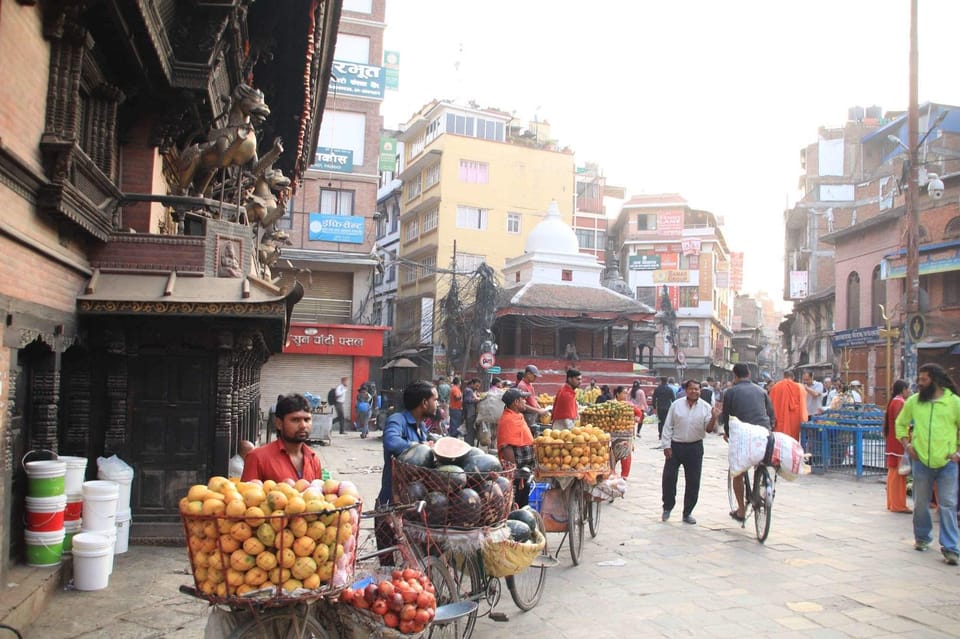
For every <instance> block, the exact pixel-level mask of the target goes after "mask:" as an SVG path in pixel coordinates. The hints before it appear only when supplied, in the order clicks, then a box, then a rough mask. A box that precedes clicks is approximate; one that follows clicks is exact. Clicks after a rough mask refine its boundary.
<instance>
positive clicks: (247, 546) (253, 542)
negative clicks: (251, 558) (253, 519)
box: [243, 537, 266, 555]
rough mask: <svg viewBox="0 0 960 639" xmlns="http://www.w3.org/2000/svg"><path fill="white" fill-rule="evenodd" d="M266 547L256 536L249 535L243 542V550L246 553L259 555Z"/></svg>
mask: <svg viewBox="0 0 960 639" xmlns="http://www.w3.org/2000/svg"><path fill="white" fill-rule="evenodd" d="M265 549H266V546H264V545H263V542H262V541H260V540H259V539H257V538H256V537H251V538H250V539H248V540H246V541H245V542H243V551H244V552H245V553H247V554H248V555H259V554H260V553H262V552H263V551H264V550H265Z"/></svg>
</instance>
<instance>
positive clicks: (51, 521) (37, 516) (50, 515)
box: [27, 495, 67, 532]
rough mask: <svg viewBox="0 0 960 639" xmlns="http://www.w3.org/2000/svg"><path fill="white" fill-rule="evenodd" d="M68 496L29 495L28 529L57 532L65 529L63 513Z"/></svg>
mask: <svg viewBox="0 0 960 639" xmlns="http://www.w3.org/2000/svg"><path fill="white" fill-rule="evenodd" d="M66 505H67V496H66V495H59V496H57V497H27V530H30V531H32V532H55V531H57V530H63V513H64V510H65V508H66Z"/></svg>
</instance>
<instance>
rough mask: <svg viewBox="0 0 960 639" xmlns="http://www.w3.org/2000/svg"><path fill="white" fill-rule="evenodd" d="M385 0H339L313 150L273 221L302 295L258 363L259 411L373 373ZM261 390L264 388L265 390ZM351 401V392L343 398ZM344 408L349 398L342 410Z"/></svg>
mask: <svg viewBox="0 0 960 639" xmlns="http://www.w3.org/2000/svg"><path fill="white" fill-rule="evenodd" d="M385 11H386V0H345V1H344V3H343V12H342V14H341V18H340V30H339V33H338V35H337V47H336V52H335V54H334V62H333V77H332V79H331V81H330V86H329V90H328V93H327V101H326V104H325V108H324V120H323V123H322V125H321V127H320V133H319V139H318V143H317V152H316V156H315V157H314V159H313V163H312V164H311V165H310V166H309V168H308V169H307V171H306V173H305V174H304V176H303V180H302V182H301V184H300V188H299V190H298V192H297V194H296V196H295V197H294V198H293V199H292V200H291V202H290V206H289V209H288V210H287V213H286V215H285V216H284V217H283V218H282V219H281V220H280V221H279V223H278V227H280V228H281V229H284V230H285V232H286V233H287V235H288V236H289V240H288V241H289V244H290V245H289V246H287V247H285V248H283V250H282V255H283V259H282V260H281V261H280V263H279V264H278V266H277V267H276V268H275V269H274V271H275V272H274V274H275V275H276V276H278V277H279V281H280V283H281V285H282V284H284V283H287V282H290V281H293V280H294V279H296V280H297V281H299V282H301V284H302V285H303V287H304V296H303V299H302V300H301V301H300V302H299V303H298V304H297V306H296V308H295V309H294V311H293V317H292V321H293V324H292V331H291V336H292V339H291V340H288V343H287V345H286V347H285V348H284V351H283V353H282V354H280V355H278V356H275V357H273V358H271V359H270V361H269V362H267V364H266V366H265V367H264V393H263V396H262V405H263V410H264V412H267V411H268V409H269V406H270V405H271V404H272V403H273V402H274V401H275V400H276V397H277V395H278V394H280V393H287V392H292V391H297V392H303V391H309V392H311V393H314V394H317V395H320V396H321V397H323V398H324V400H325V399H326V393H327V390H329V389H330V388H331V387H333V386H336V385H337V384H338V383H339V380H340V378H341V377H349V378H350V380H351V384H350V386H351V388H350V391H351V395H352V396H355V395H356V392H357V390H358V389H359V387H360V385H361V384H363V383H365V382H368V381H371V380H373V379H375V378H376V377H378V374H379V371H378V370H376V366H375V365H376V364H377V363H379V361H380V360H379V358H380V356H381V355H382V352H383V350H382V349H383V332H384V331H385V329H384V328H381V327H378V326H377V324H378V321H379V320H377V319H375V310H376V309H375V301H374V278H375V277H376V276H377V275H378V271H379V269H381V268H382V264H381V259H382V258H381V256H380V255H378V251H377V250H375V247H376V238H377V228H378V220H377V199H378V189H379V186H380V175H379V156H380V154H379V150H380V134H381V130H382V127H383V118H382V116H381V115H380V105H381V103H382V101H383V96H384V91H385V84H386V83H385V69H384V67H383V66H382V65H381V61H382V60H383V32H384V28H385V23H384V17H385ZM268 391H269V392H268ZM351 404H352V402H351ZM350 410H352V408H348V413H349V412H350Z"/></svg>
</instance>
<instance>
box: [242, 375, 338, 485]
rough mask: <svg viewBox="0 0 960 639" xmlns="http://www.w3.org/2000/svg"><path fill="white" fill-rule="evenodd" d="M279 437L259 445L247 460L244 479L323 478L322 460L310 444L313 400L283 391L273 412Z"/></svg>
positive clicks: (244, 465)
mask: <svg viewBox="0 0 960 639" xmlns="http://www.w3.org/2000/svg"><path fill="white" fill-rule="evenodd" d="M273 423H274V425H275V426H276V427H277V439H276V440H274V441H273V442H271V443H269V444H267V445H266V446H261V447H260V448H255V449H253V450H252V451H250V452H249V453H248V454H247V457H246V459H244V461H243V476H242V477H241V479H242V480H243V481H250V480H252V479H259V480H260V481H267V480H268V479H272V480H273V481H277V482H280V481H286V480H288V479H306V480H307V481H313V480H314V479H320V477H321V474H320V460H319V459H318V458H317V455H316V453H314V452H313V450H311V448H310V447H309V446H308V445H307V443H306V442H307V438H308V437H309V436H310V430H311V429H312V426H313V415H312V413H311V412H310V402H308V401H307V398H306V397H304V396H303V395H300V394H299V393H293V394H291V395H281V396H280V397H278V398H277V407H276V409H275V410H274V413H273Z"/></svg>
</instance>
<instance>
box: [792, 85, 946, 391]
mask: <svg viewBox="0 0 960 639" xmlns="http://www.w3.org/2000/svg"><path fill="white" fill-rule="evenodd" d="M853 115H858V114H853ZM868 115H869V114H868ZM873 115H876V114H873ZM864 127H867V128H864ZM906 127H907V125H906V115H905V114H903V113H893V114H889V113H888V114H886V115H885V117H884V118H882V120H875V119H874V120H871V119H869V118H868V119H865V120H864V121H863V123H862V124H861V123H860V122H856V121H854V122H851V123H848V126H847V127H845V128H844V130H843V135H842V136H839V134H838V137H835V138H832V139H828V140H823V139H822V140H821V141H820V142H819V143H818V146H822V145H824V144H826V146H827V148H826V149H818V151H817V162H818V166H816V167H814V168H811V167H810V162H809V157H810V155H811V153H810V152H809V151H808V153H807V154H806V155H807V157H808V162H807V166H806V169H807V174H808V179H809V180H810V183H811V184H812V185H814V186H816V187H817V188H813V187H811V191H810V193H808V198H807V200H806V201H801V202H800V203H799V204H798V205H797V206H796V207H794V208H793V209H792V210H790V211H787V255H788V261H789V260H790V259H791V255H794V256H796V258H795V259H796V261H795V262H794V263H793V264H790V265H788V267H787V268H788V271H789V270H794V272H793V273H792V277H793V283H794V287H793V289H794V290H793V293H794V295H795V296H796V297H797V298H798V299H800V300H801V301H800V302H799V303H795V304H794V311H793V314H792V316H791V317H789V318H788V319H787V320H786V321H785V323H784V328H785V331H784V333H785V338H786V341H787V344H788V349H790V350H791V351H792V352H791V359H790V362H791V365H794V366H796V365H799V366H805V367H811V368H814V370H815V373H819V374H824V373H829V372H831V371H835V372H836V373H837V374H838V375H839V376H840V378H841V379H842V380H849V379H852V378H857V379H860V380H861V381H863V382H864V384H866V386H867V388H866V397H865V399H867V400H868V401H875V402H880V403H883V402H884V401H885V400H886V397H887V393H888V386H889V384H888V379H896V378H897V377H898V376H900V375H902V374H903V373H902V371H903V370H904V368H903V364H902V357H903V350H902V349H903V347H902V344H903V336H904V331H905V330H906V327H907V324H908V322H907V317H906V307H905V302H904V300H905V288H904V287H905V284H899V283H898V282H897V280H899V279H904V280H905V277H904V274H905V271H906V266H905V258H904V255H905V251H904V249H903V248H901V247H903V246H904V244H905V239H904V238H905V221H904V219H905V210H906V209H905V204H904V198H905V194H904V189H905V187H906V179H905V175H906V173H905V169H904V160H905V151H904V149H905V145H904V144H903V142H902V141H903V140H904V139H906ZM920 131H921V140H920V146H919V148H918V157H919V158H920V161H921V167H920V180H919V186H920V193H919V196H918V205H919V206H920V228H919V230H918V231H919V243H920V249H919V252H920V302H921V304H920V305H921V309H920V313H919V314H918V316H919V317H921V319H920V320H919V324H920V327H921V329H922V330H920V331H919V332H918V333H917V334H916V335H914V336H913V341H914V342H915V343H916V344H917V347H918V349H919V353H918V360H919V362H920V363H923V362H924V361H938V362H940V363H942V364H944V365H945V366H946V367H947V368H956V366H957V356H956V355H954V354H953V353H952V351H953V347H954V345H955V344H956V343H958V342H960V340H958V339H957V338H958V335H960V330H958V326H960V322H958V318H957V317H956V313H955V310H954V308H955V307H956V306H958V305H960V293H958V291H960V285H957V282H958V281H960V278H956V277H955V276H952V275H950V273H953V272H955V271H956V270H957V269H958V266H957V263H956V259H955V255H954V254H955V252H956V248H955V247H956V244H957V239H956V238H957V237H958V236H960V218H958V217H957V210H958V209H957V203H956V198H955V197H951V195H952V194H953V193H954V188H955V182H956V175H957V173H956V172H955V171H954V169H952V168H951V166H952V162H955V161H956V158H957V157H958V155H960V109H958V108H957V107H952V106H945V105H939V104H926V105H923V106H922V107H921V108H920ZM831 141H833V144H832V146H831V145H830V144H827V143H828V142H831ZM841 142H842V143H841ZM808 148H809V147H808ZM831 167H832V168H831ZM931 174H937V175H939V176H940V177H941V178H942V179H943V182H944V183H945V185H946V191H945V193H946V195H942V194H941V196H940V198H930V197H927V194H928V191H927V185H928V184H929V182H930V180H931V179H932V176H931ZM827 180H829V182H827ZM818 203H819V204H818ZM804 242H805V244H804ZM804 246H807V247H809V248H807V249H804V248H803V247H804ZM814 247H820V248H817V249H816V250H815V249H814ZM816 255H820V256H821V257H820V263H819V264H818V265H817V267H816V268H813V264H814V262H813V261H811V260H812V258H813V257H814V256H816ZM804 256H808V257H807V258H806V259H805V257H804ZM828 258H829V259H828ZM794 265H795V266H797V268H796V269H793V268H792V267H793V266H794ZM828 266H829V268H827V267H828ZM804 267H805V268H806V269H808V270H807V271H806V272H805V271H804ZM787 276H788V277H790V276H791V273H789V272H788V273H787ZM804 277H806V279H807V282H808V286H807V288H809V289H810V290H814V286H816V288H817V291H818V292H816V293H813V294H812V295H808V296H807V297H805V298H804V297H803V296H802V295H800V294H801V293H804V292H805V291H804V290H803V288H804V287H803V286H802V285H797V282H800V283H801V284H802V282H803V279H804ZM810 282H815V284H813V283H810ZM881 307H882V308H881ZM884 315H886V317H884ZM911 324H914V325H915V323H914V322H911ZM888 325H889V326H890V327H891V328H892V329H894V330H895V331H896V333H895V334H892V336H891V339H890V345H889V348H888V340H887V333H885V332H883V331H885V329H886V328H887V326H888ZM888 353H889V361H888Z"/></svg>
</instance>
